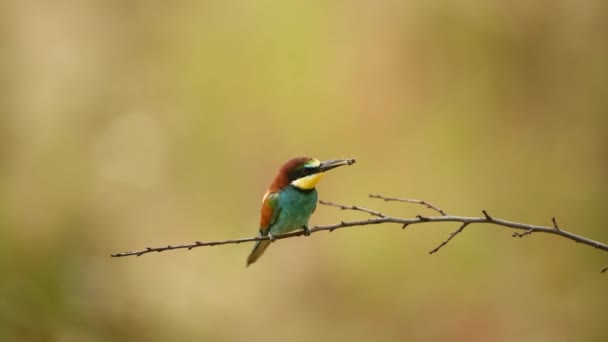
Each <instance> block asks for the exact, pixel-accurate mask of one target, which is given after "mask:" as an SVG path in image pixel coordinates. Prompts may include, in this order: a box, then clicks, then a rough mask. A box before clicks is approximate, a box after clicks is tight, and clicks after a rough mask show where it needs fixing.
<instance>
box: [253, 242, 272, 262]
mask: <svg viewBox="0 0 608 342" xmlns="http://www.w3.org/2000/svg"><path fill="white" fill-rule="evenodd" d="M270 243H271V242H270V240H261V241H257V242H256V243H255V246H254V247H253V250H252V251H251V253H250V254H249V257H248V258H247V266H249V265H251V264H253V263H254V262H255V261H256V260H258V259H259V258H260V257H261V256H262V254H264V251H265V250H266V248H268V246H270Z"/></svg>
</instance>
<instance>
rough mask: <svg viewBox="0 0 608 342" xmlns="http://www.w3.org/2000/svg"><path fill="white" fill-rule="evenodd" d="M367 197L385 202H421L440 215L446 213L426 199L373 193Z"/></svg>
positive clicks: (445, 214)
mask: <svg viewBox="0 0 608 342" xmlns="http://www.w3.org/2000/svg"><path fill="white" fill-rule="evenodd" d="M369 197H370V198H378V199H381V200H384V201H385V202H405V203H415V204H421V205H423V206H425V207H427V208H429V209H432V210H435V211H436V212H438V213H440V214H441V215H442V216H447V215H448V214H447V213H446V212H445V211H443V209H441V208H439V207H438V206H436V205H433V204H431V203H429V202H427V201H423V200H418V199H411V198H398V197H386V196H382V195H374V194H370V195H369Z"/></svg>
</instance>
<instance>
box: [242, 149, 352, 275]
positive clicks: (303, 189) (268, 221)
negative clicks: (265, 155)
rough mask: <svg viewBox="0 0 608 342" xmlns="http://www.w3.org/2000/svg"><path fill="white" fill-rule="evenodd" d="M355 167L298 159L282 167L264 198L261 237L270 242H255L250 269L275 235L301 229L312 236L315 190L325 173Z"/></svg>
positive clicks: (344, 162) (348, 161) (343, 161)
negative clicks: (310, 221)
mask: <svg viewBox="0 0 608 342" xmlns="http://www.w3.org/2000/svg"><path fill="white" fill-rule="evenodd" d="M354 163H355V159H335V160H327V161H320V160H318V159H315V158H310V157H298V158H293V159H290V160H288V161H287V162H286V163H285V164H283V166H281V168H280V169H279V172H278V173H277V175H276V177H275V178H274V180H273V182H272V183H271V184H270V186H269V187H268V189H267V190H266V193H265V194H264V197H263V198H262V209H261V212H260V216H261V217H260V228H259V236H267V237H268V239H267V240H259V241H256V244H255V246H254V247H253V250H252V251H251V253H250V254H249V257H248V258H247V266H249V265H251V264H253V263H254V262H256V261H257V260H258V259H259V258H260V257H261V256H262V254H264V251H266V248H268V246H269V245H270V244H271V243H272V242H274V241H275V240H276V237H275V235H280V234H285V233H289V232H292V231H295V230H300V229H303V230H304V235H306V236H308V235H310V229H309V228H308V220H309V218H310V216H311V215H312V213H313V212H314V211H315V208H316V206H317V198H318V195H317V190H316V189H315V186H316V185H317V183H318V182H319V180H321V178H323V175H324V174H325V172H326V171H329V170H333V169H335V168H337V167H339V166H344V165H352V164H354Z"/></svg>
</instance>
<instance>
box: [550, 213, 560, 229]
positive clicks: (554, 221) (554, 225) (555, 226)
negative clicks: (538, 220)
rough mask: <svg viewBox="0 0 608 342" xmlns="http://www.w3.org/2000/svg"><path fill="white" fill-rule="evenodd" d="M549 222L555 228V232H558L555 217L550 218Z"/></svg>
mask: <svg viewBox="0 0 608 342" xmlns="http://www.w3.org/2000/svg"><path fill="white" fill-rule="evenodd" d="M551 222H553V228H555V230H560V229H559V226H558V225H557V220H556V219H555V216H553V217H552V218H551Z"/></svg>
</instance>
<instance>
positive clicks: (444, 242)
mask: <svg viewBox="0 0 608 342" xmlns="http://www.w3.org/2000/svg"><path fill="white" fill-rule="evenodd" d="M469 223H470V222H465V223H463V224H462V225H461V226H460V228H458V229H457V230H455V231H453V232H452V233H450V236H448V238H447V239H446V240H445V241H443V242H442V243H440V244H439V246H437V247H435V248H433V249H432V250H431V251H429V254H434V253H437V251H439V250H440V249H441V248H442V247H443V246H445V245H447V244H448V242H450V240H452V239H453V238H454V237H455V236H456V235H458V234H460V233H462V231H463V230H464V229H465V228H466V227H467V226H468V225H469Z"/></svg>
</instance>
